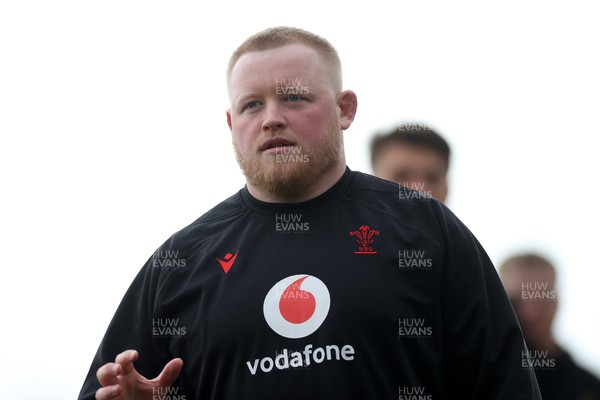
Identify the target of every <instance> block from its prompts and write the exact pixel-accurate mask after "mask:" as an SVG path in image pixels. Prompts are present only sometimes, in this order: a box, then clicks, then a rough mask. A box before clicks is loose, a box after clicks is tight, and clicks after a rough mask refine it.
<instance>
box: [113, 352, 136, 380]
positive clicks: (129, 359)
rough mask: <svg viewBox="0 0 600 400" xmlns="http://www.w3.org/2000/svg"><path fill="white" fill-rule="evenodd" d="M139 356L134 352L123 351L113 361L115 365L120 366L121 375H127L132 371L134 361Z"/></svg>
mask: <svg viewBox="0 0 600 400" xmlns="http://www.w3.org/2000/svg"><path fill="white" fill-rule="evenodd" d="M138 357H139V354H138V352H137V351H135V350H125V351H124V352H122V353H120V354H119V355H118V356H117V358H116V359H115V363H117V364H120V365H121V367H122V368H123V372H122V373H121V374H122V375H127V374H128V373H130V372H131V370H132V369H133V362H134V361H136V360H137V359H138Z"/></svg>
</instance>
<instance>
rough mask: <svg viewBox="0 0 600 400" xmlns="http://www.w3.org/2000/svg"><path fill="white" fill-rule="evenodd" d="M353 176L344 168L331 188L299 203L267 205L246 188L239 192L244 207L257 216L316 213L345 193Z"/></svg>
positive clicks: (267, 203) (352, 173)
mask: <svg viewBox="0 0 600 400" xmlns="http://www.w3.org/2000/svg"><path fill="white" fill-rule="evenodd" d="M353 175H354V172H352V170H350V168H348V166H346V170H345V171H344V174H343V175H342V177H341V178H340V179H339V180H338V181H337V182H336V183H335V184H334V185H333V186H332V187H330V188H329V189H327V190H326V191H325V192H323V193H321V194H320V195H318V196H317V197H314V198H312V199H310V200H306V201H303V202H299V203H269V202H265V201H261V200H258V199H256V198H255V197H253V196H252V195H251V194H250V192H249V191H248V187H247V186H244V187H243V188H242V190H240V196H241V198H242V202H243V203H244V205H245V206H246V207H248V208H249V209H250V210H252V211H254V212H257V213H259V214H269V215H271V214H273V213H276V212H280V211H282V210H285V211H288V212H289V211H291V210H305V211H308V210H310V211H316V210H318V209H321V208H322V207H325V206H327V205H330V204H331V203H333V202H335V201H336V200H337V199H338V198H339V197H340V196H341V195H342V193H344V192H345V190H346V188H347V187H348V185H349V183H350V181H351V180H352V177H353Z"/></svg>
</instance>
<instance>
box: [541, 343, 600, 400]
mask: <svg viewBox="0 0 600 400" xmlns="http://www.w3.org/2000/svg"><path fill="white" fill-rule="evenodd" d="M530 353H531V355H533V357H532V358H533V359H532V361H533V366H534V368H535V371H536V375H537V377H538V380H539V385H540V392H541V393H542V394H543V396H544V400H563V399H569V400H600V380H599V379H598V378H596V377H595V376H594V375H592V374H591V373H589V372H588V371H586V370H585V369H583V368H581V367H580V366H579V365H577V364H576V363H575V361H573V359H572V358H571V355H570V354H569V353H567V352H566V351H564V350H561V351H560V353H559V354H558V355H557V356H556V357H553V356H552V355H548V353H547V352H546V351H544V352H541V353H542V354H540V356H541V357H540V358H542V360H541V362H540V361H539V360H536V359H537V357H535V356H536V353H540V351H532V352H530ZM544 361H546V362H545V363H544Z"/></svg>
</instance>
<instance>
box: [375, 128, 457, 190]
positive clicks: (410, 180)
mask: <svg viewBox="0 0 600 400" xmlns="http://www.w3.org/2000/svg"><path fill="white" fill-rule="evenodd" d="M371 165H372V167H373V174H374V175H375V176H377V177H379V178H382V179H386V180H388V181H392V182H395V183H398V184H401V185H403V186H406V187H409V188H411V189H414V190H418V191H420V192H422V193H425V194H427V195H430V196H433V197H435V198H436V199H438V200H441V201H443V202H445V201H446V197H447V195H448V182H447V175H448V169H449V166H450V146H449V145H448V143H447V142H446V140H444V138H443V137H441V136H440V135H439V134H438V133H437V132H435V131H434V130H433V129H431V127H429V126H427V125H426V124H423V123H404V124H400V125H398V126H397V127H396V128H394V129H393V130H392V131H390V132H385V133H383V134H377V135H375V137H374V138H373V140H372V142H371Z"/></svg>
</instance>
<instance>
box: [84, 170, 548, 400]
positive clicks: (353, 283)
mask: <svg viewBox="0 0 600 400" xmlns="http://www.w3.org/2000/svg"><path fill="white" fill-rule="evenodd" d="M126 349H135V350H138V351H139V354H140V357H139V360H138V361H137V362H136V363H135V367H136V369H137V370H138V371H139V372H140V373H141V374H142V375H144V376H146V377H147V378H150V379H151V378H154V377H156V376H157V375H158V374H159V373H160V371H161V370H162V368H163V367H164V365H165V364H166V363H167V362H168V361H170V360H171V359H173V358H174V357H181V358H182V359H183V362H184V366H183V370H182V373H181V375H180V377H179V378H178V380H177V381H176V382H175V384H174V385H173V386H172V387H171V388H161V389H160V390H157V393H156V396H157V397H155V398H157V399H178V400H192V399H199V400H207V399H215V400H229V399H231V400H233V399H236V400H238V399H245V400H250V399H261V400H265V399H282V398H285V399H303V400H306V399H328V400H331V399H405V400H408V399H430V400H431V399H433V400H442V399H484V400H489V399H505V400H519V399H539V394H538V391H537V383H536V382H535V377H534V375H533V370H532V369H531V368H529V367H528V366H527V365H528V364H527V362H524V360H526V358H527V353H526V352H525V348H524V344H523V338H522V335H521V331H520V329H519V325H518V323H517V321H516V318H515V315H514V312H513V310H512V308H511V306H510V304H509V301H508V298H507V296H506V294H505V292H504V290H503V288H502V286H501V283H500V280H499V279H498V275H497V273H496V270H495V269H494V267H493V265H492V263H491V262H490V260H489V258H488V256H487V255H486V253H485V251H484V250H483V248H482V247H481V246H480V244H479V243H478V242H477V240H476V239H475V237H474V236H473V235H472V234H471V232H470V231H469V230H468V229H467V228H466V227H465V226H464V225H463V224H462V223H461V222H460V221H459V220H458V219H457V218H456V216H454V214H452V212H451V211H449V210H448V209H447V208H446V207H445V206H444V205H443V204H442V203H441V202H439V201H437V200H435V199H432V198H430V196H426V195H422V194H420V193H418V192H415V191H412V190H409V189H406V188H404V187H399V186H398V185H395V184H393V183H391V182H388V181H384V180H381V179H378V178H375V177H372V176H369V175H366V174H363V173H359V172H353V171H350V170H349V169H347V170H346V172H345V173H344V175H343V177H342V178H341V179H340V180H339V182H337V183H336V184H335V185H334V186H333V187H332V188H330V189H329V190H328V191H327V192H325V193H323V194H322V195H320V196H318V197H316V198H314V199H312V200H309V201H306V202H303V203H299V204H271V203H264V202H261V201H258V200H256V199H255V198H253V197H252V196H251V195H250V194H249V192H248V190H247V189H246V188H244V189H242V190H240V191H239V192H238V193H237V194H235V195H234V196H232V197H230V198H228V199H227V200H225V201H224V202H222V203H221V204H219V205H218V206H216V207H215V208H213V209H212V210H210V211H209V212H207V213H206V214H205V215H203V216H202V217H201V218H199V219H198V220H197V221H195V222H194V223H192V224H191V225H190V226H188V227H186V228H184V229H182V230H181V231H179V232H177V233H176V234H174V235H173V236H172V237H171V238H170V239H169V240H167V241H166V242H165V243H164V244H163V245H162V246H161V247H160V248H159V249H158V250H157V251H156V252H155V253H154V254H153V255H152V257H151V258H150V259H149V260H148V262H147V263H146V265H144V267H143V268H142V270H141V271H140V273H139V274H138V276H137V277H136V278H135V280H134V281H133V283H132V285H131V287H130V288H129V290H128V291H127V293H126V294H125V297H124V298H123V300H122V302H121V305H120V306H119V308H118V310H117V312H116V314H115V316H114V318H113V320H112V322H111V323H110V326H109V327H108V330H107V332H106V335H105V337H104V339H103V341H102V343H101V344H100V347H99V349H98V352H97V354H96V357H95V358H94V361H93V363H92V366H91V368H90V371H89V374H88V376H87V378H86V380H85V382H84V384H83V388H82V390H81V394H80V399H93V398H94V393H95V391H96V390H97V389H98V388H99V383H98V381H97V379H96V376H95V374H96V370H97V369H98V368H99V367H100V366H101V365H103V364H105V363H107V362H113V361H114V359H115V356H116V355H117V354H118V353H120V352H122V351H124V350H126Z"/></svg>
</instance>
